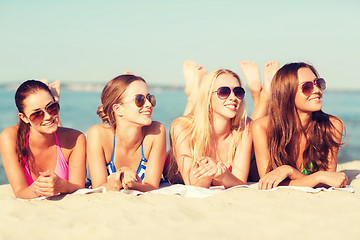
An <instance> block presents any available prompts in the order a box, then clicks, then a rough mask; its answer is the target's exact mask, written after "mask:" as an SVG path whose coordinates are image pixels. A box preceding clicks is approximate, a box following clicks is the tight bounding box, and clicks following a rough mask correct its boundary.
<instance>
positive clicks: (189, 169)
mask: <svg viewBox="0 0 360 240" xmlns="http://www.w3.org/2000/svg"><path fill="white" fill-rule="evenodd" d="M183 121H184V120H183V119H181V118H178V119H176V120H175V121H174V122H173V123H172V126H171V130H170V132H171V133H170V134H171V138H172V142H173V144H174V146H173V147H174V149H175V152H174V158H175V161H176V162H177V165H178V168H179V171H180V173H181V176H182V178H183V180H184V183H185V184H186V185H194V186H199V187H205V188H208V187H210V185H211V181H212V179H211V178H210V177H203V178H198V177H195V174H194V171H195V170H196V168H197V166H196V165H194V162H193V160H192V159H191V157H190V156H191V149H190V143H189V138H190V133H189V129H188V128H187V126H186V124H185V123H184V122H183Z"/></svg>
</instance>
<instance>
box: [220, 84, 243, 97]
mask: <svg viewBox="0 0 360 240" xmlns="http://www.w3.org/2000/svg"><path fill="white" fill-rule="evenodd" d="M231 90H232V91H233V92H234V95H235V97H237V98H238V99H239V100H242V99H243V98H244V96H245V90H244V89H243V88H242V87H235V88H233V89H231V88H229V87H219V88H218V90H216V91H215V92H216V93H217V95H218V97H219V98H220V99H221V100H224V99H227V98H228V97H229V96H230V94H231Z"/></svg>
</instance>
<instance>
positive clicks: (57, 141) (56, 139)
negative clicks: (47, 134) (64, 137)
mask: <svg viewBox="0 0 360 240" xmlns="http://www.w3.org/2000/svg"><path fill="white" fill-rule="evenodd" d="M54 135H55V141H56V146H58V147H60V144H59V140H58V137H57V135H56V132H54Z"/></svg>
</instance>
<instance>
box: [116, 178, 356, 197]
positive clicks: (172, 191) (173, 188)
mask: <svg viewBox="0 0 360 240" xmlns="http://www.w3.org/2000/svg"><path fill="white" fill-rule="evenodd" d="M234 188H251V189H258V183H257V182H256V183H249V185H239V186H234V187H231V188H228V189H225V188H224V187H223V186H216V187H210V188H209V189H208V188H202V187H195V186H189V185H182V184H175V185H169V184H168V185H165V186H161V185H160V187H159V189H157V190H153V191H149V192H146V193H144V192H140V191H136V190H120V191H119V192H120V193H125V194H131V195H134V196H139V195H143V194H148V193H158V194H165V195H179V196H182V197H185V198H206V197H210V196H213V195H215V194H218V193H221V192H225V191H229V190H231V189H234ZM278 189H294V190H299V191H303V192H308V193H318V192H322V191H325V192H329V191H332V190H340V191H346V192H351V193H353V192H354V189H353V188H352V187H351V186H346V187H345V188H334V187H331V188H324V187H322V188H311V187H294V186H279V187H276V188H273V189H270V190H261V191H275V190H278Z"/></svg>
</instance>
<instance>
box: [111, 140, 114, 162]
mask: <svg viewBox="0 0 360 240" xmlns="http://www.w3.org/2000/svg"><path fill="white" fill-rule="evenodd" d="M114 154H115V136H114V143H113V149H112V154H111V161H110V162H113V161H114Z"/></svg>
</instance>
